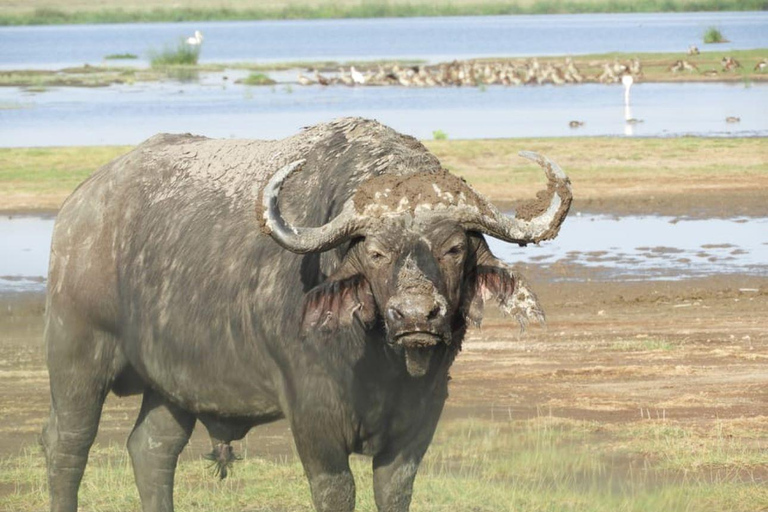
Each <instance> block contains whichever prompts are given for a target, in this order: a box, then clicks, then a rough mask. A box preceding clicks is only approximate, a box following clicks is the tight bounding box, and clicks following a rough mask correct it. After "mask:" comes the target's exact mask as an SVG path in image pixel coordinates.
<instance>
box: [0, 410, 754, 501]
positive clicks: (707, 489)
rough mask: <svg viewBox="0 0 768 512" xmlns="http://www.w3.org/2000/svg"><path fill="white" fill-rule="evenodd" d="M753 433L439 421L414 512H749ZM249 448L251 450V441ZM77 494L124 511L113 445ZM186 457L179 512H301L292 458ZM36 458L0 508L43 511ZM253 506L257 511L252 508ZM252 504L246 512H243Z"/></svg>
mask: <svg viewBox="0 0 768 512" xmlns="http://www.w3.org/2000/svg"><path fill="white" fill-rule="evenodd" d="M764 435H765V431H764V430H761V425H760V422H758V421H750V420H731V421H720V422H717V424H716V425H715V426H713V427H705V428H691V427H686V426H683V425H679V424H676V423H674V422H668V421H664V420H661V419H658V420H657V419H648V420H644V421H641V422H633V423H628V424H620V425H612V424H605V423H596V422H584V421H576V420H567V419H561V418H555V417H540V418H536V419H533V420H528V421H510V420H507V421H496V422H488V421H486V422H480V421H453V422H450V421H447V422H444V423H443V424H442V425H441V428H440V429H439V431H438V434H437V436H436V439H435V441H434V443H433V444H432V446H431V447H430V449H429V452H428V454H427V457H426V459H425V461H424V463H423V464H422V467H421V470H420V473H419V477H418V479H417V481H416V487H415V492H414V497H413V510H414V512H431V511H434V512H445V511H463V510H472V511H475V512H491V511H493V512H505V511H513V510H514V511H516V512H526V511H531V512H533V511H542V510H572V511H583V512H588V511H594V512H602V511H605V512H609V511H610V512H613V511H616V510H622V511H628V512H629V511H647V510H664V511H666V512H675V511H687V512H699V511H701V512H704V511H707V512H709V511H711V510H718V511H722V512H726V511H736V510H739V511H750V510H761V507H763V506H764V505H765V503H766V500H768V488H767V487H765V485H763V483H762V479H763V478H764V476H765V475H764V472H765V467H766V464H768V455H767V454H766V451H765V450H764V443H765V441H766V440H765V438H764ZM249 437H253V439H251V442H252V443H258V437H257V433H253V434H251V435H250V436H249ZM91 453H92V454H91V458H90V462H89V467H88V470H87V471H86V475H85V479H84V482H83V487H82V488H81V493H80V501H81V506H82V507H83V508H85V509H87V510H104V511H118V510H136V509H137V508H139V501H138V495H137V494H138V493H137V491H136V488H135V486H134V483H133V474H132V471H131V469H130V461H129V459H128V457H127V454H126V452H125V449H124V448H123V447H122V446H116V445H111V446H108V447H96V448H95V449H94V450H93V451H92V452H91ZM208 464H209V463H208V462H207V461H204V460H202V459H197V458H195V457H190V458H188V459H187V460H184V461H182V462H181V464H180V466H179V470H178V472H177V478H176V500H175V501H176V505H177V507H178V508H179V509H180V510H190V511H197V510H199V511H206V512H207V511H210V510H232V511H240V510H264V511H267V510H271V511H274V510H286V511H287V510H290V511H305V510H306V511H309V510H311V508H310V506H309V504H310V497H309V489H308V485H307V483H306V480H305V478H304V475H303V471H302V469H301V466H300V464H299V463H298V461H296V459H295V457H289V458H288V459H284V460H282V461H275V460H267V459H262V458H251V457H248V454H247V452H246V453H245V459H244V460H243V461H241V462H238V463H236V465H235V467H234V471H233V473H232V475H231V476H230V477H229V478H228V479H226V480H224V481H218V479H216V478H214V477H213V475H212V474H211V470H210V469H209V467H208ZM352 466H353V471H354V472H355V475H356V477H357V487H358V492H357V510H361V511H373V510H375V509H376V507H375V504H374V499H373V492H372V485H371V468H370V460H369V459H366V458H363V457H355V458H353V464H352ZM44 473H45V471H44V459H43V457H42V455H41V454H39V452H38V450H37V449H36V448H30V450H29V452H28V454H27V455H22V456H20V457H12V458H9V459H6V460H3V461H2V462H0V486H1V487H3V488H5V489H11V492H9V493H8V494H6V495H4V496H2V495H0V509H2V510H14V511H16V512H31V511H35V510H42V509H45V508H46V506H47V491H46V483H45V476H44ZM257 504H258V505H257ZM254 505H256V506H257V508H255V509H254V508H251V507H253V506H254Z"/></svg>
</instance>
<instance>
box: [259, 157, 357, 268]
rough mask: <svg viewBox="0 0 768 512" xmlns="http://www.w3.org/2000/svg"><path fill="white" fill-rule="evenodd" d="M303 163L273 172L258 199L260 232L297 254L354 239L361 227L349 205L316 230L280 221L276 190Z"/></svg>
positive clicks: (296, 163)
mask: <svg viewBox="0 0 768 512" xmlns="http://www.w3.org/2000/svg"><path fill="white" fill-rule="evenodd" d="M305 162H306V160H297V161H295V162H293V163H290V164H288V165H286V166H285V167H283V168H281V169H280V170H279V171H277V172H276V173H275V174H274V175H273V176H272V178H270V180H269V182H268V183H267V185H266V187H264V192H263V196H262V208H263V209H262V212H263V230H264V232H265V233H267V234H269V235H270V236H271V237H272V238H273V239H274V240H275V242H277V243H279V244H280V245H282V246H283V247H285V248H286V249H288V250H289V251H292V252H295V253H299V254H305V253H309V252H322V251H327V250H328V249H332V248H333V247H335V246H337V245H339V244H341V243H342V242H344V241H346V240H349V239H350V238H352V237H353V236H355V235H356V234H357V233H359V232H360V231H361V229H362V228H363V226H364V221H363V219H362V218H361V217H360V216H359V215H357V213H356V212H355V210H354V205H353V204H352V201H348V202H347V204H345V205H344V207H343V208H342V210H341V213H339V215H338V216H336V218H334V219H333V220H332V221H330V222H328V223H326V224H324V225H323V226H320V227H297V226H293V225H291V224H289V223H288V222H287V221H286V220H285V219H284V218H283V216H282V214H281V213H280V206H279V201H278V198H279V195H280V190H281V189H282V187H283V183H285V180H286V179H287V178H288V176H290V175H291V174H292V173H293V172H295V171H298V170H301V168H302V167H303V166H304V163H305Z"/></svg>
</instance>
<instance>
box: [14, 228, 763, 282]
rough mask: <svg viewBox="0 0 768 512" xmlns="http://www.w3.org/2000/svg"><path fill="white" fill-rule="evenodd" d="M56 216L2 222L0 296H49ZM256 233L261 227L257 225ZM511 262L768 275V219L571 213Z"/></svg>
mask: <svg viewBox="0 0 768 512" xmlns="http://www.w3.org/2000/svg"><path fill="white" fill-rule="evenodd" d="M53 223H54V219H53V218H52V217H33V216H15V217H2V218H0V240H2V243H3V250H2V251H0V293H13V292H29V291H32V292H42V291H44V290H45V276H46V275H47V273H48V253H49V248H50V242H51V234H52V232H53ZM254 229H256V226H254ZM488 240H489V244H490V246H491V249H492V250H493V251H494V253H495V254H496V255H497V256H499V257H500V258H502V259H503V260H505V261H507V262H509V263H513V264H514V263H528V264H536V265H542V266H551V265H555V264H559V263H564V264H568V265H570V266H571V267H570V268H571V269H575V271H574V272H573V273H565V274H564V275H562V276H561V279H568V280H578V279H580V278H581V277H580V275H579V272H578V271H577V269H578V268H579V267H580V266H581V267H588V268H591V269H596V270H598V272H597V273H591V274H590V277H591V278H598V279H600V278H602V279H607V280H610V279H619V278H620V279H623V280H633V279H634V280H640V279H643V280H652V279H686V278H692V277H699V276H704V275H711V274H731V273H733V274H736V273H738V274H746V275H756V276H768V218H763V217H757V218H756V217H751V218H748V217H744V218H734V219H676V218H672V217H661V216H627V217H611V216H606V215H586V214H585V215H580V214H578V213H572V214H571V215H570V216H569V217H568V219H567V220H566V221H565V224H564V225H563V227H562V229H561V231H560V235H559V236H558V237H557V238H556V239H555V240H554V241H551V242H544V243H542V244H541V245H538V246H536V245H531V246H528V247H525V248H521V247H518V246H516V245H512V244H508V243H504V242H500V241H498V240H495V239H491V238H489V239H488Z"/></svg>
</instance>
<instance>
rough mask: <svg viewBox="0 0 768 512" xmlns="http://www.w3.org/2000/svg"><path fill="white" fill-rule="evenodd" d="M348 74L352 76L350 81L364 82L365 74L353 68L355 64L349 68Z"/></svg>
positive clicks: (359, 83) (362, 83)
mask: <svg viewBox="0 0 768 512" xmlns="http://www.w3.org/2000/svg"><path fill="white" fill-rule="evenodd" d="M349 74H350V76H351V77H352V81H353V82H354V83H356V84H358V85H364V84H365V75H363V74H362V73H361V72H359V71H358V70H356V69H355V66H352V67H351V68H349Z"/></svg>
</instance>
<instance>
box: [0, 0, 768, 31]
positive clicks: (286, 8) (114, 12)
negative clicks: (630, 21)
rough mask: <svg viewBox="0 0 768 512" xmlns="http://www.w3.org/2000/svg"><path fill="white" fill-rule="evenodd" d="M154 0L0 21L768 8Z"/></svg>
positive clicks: (616, 1)
mask: <svg viewBox="0 0 768 512" xmlns="http://www.w3.org/2000/svg"><path fill="white" fill-rule="evenodd" d="M167 5H168V4H167V3H165V2H160V1H158V0H154V1H148V2H144V3H139V2H136V1H133V2H127V3H126V2H118V1H117V0H106V1H103V2H95V1H87V0H86V1H83V0H81V1H75V2H62V1H57V0H31V1H28V2H11V3H10V5H8V6H4V7H3V12H2V13H0V25H47V24H67V23H128V22H161V21H213V20H217V21H219V20H279V19H327V18H382V17H412V16H480V15H482V16H491V15H505V14H573V13H616V12H688V11H751V10H755V11H756V10H764V9H766V8H768V2H766V0H634V1H632V0H506V1H500V0H497V1H491V2H481V1H478V0H453V1H451V2H430V1H428V0H409V1H405V0H402V1H397V0H396V1H386V0H371V1H365V0H363V1H354V0H346V1H341V2H331V1H328V0H299V1H293V0H283V1H273V2H268V3H266V5H263V6H260V7H253V2H246V1H244V0H234V1H224V0H218V1H215V2H203V1H201V0H191V1H190V0H187V1H185V2H178V3H175V4H174V7H170V8H169V7H168V6H167Z"/></svg>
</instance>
